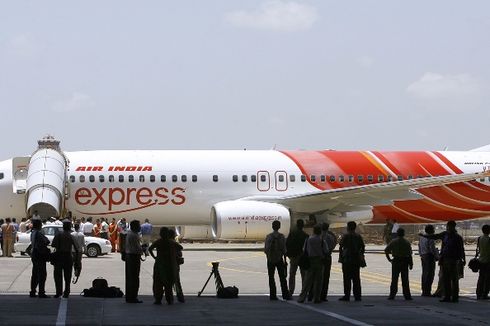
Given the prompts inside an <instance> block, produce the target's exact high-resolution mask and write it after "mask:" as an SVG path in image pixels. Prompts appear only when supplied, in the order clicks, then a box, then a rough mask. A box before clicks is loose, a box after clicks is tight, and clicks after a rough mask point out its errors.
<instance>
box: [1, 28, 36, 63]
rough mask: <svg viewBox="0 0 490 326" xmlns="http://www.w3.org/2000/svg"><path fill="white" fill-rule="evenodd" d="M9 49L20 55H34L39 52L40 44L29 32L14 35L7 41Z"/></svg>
mask: <svg viewBox="0 0 490 326" xmlns="http://www.w3.org/2000/svg"><path fill="white" fill-rule="evenodd" d="M7 48H8V50H9V51H10V52H11V53H12V54H14V55H18V56H22V57H32V56H34V55H35V54H36V53H37V52H38V50H39V49H38V45H37V44H36V42H35V41H34V39H33V38H32V37H31V36H30V35H28V34H17V35H14V36H13V37H12V38H10V40H8V42H7Z"/></svg>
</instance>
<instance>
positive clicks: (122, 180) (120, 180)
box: [119, 174, 124, 182]
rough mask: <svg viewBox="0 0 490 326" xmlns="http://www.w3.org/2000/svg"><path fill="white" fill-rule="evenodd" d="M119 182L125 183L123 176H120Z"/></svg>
mask: <svg viewBox="0 0 490 326" xmlns="http://www.w3.org/2000/svg"><path fill="white" fill-rule="evenodd" d="M119 182H124V176H123V175H122V174H120V175H119Z"/></svg>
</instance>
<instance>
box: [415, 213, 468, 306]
mask: <svg viewBox="0 0 490 326" xmlns="http://www.w3.org/2000/svg"><path fill="white" fill-rule="evenodd" d="M419 235H420V236H423V237H426V238H429V239H434V240H436V239H441V240H442V246H441V255H440V261H439V264H440V265H441V267H442V283H443V291H444V297H443V298H442V300H440V301H441V302H458V301H459V271H458V268H459V267H460V266H464V265H466V257H465V252H464V243H463V238H462V237H461V236H460V235H459V234H458V232H457V231H456V222H454V221H449V222H447V224H446V231H444V232H441V233H438V234H425V235H424V234H419Z"/></svg>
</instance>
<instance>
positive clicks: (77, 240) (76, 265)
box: [71, 223, 85, 278]
mask: <svg viewBox="0 0 490 326" xmlns="http://www.w3.org/2000/svg"><path fill="white" fill-rule="evenodd" d="M71 236H72V237H73V242H74V244H75V247H76V251H75V250H74V251H73V270H74V271H75V277H77V278H78V277H79V276H80V273H81V272H82V254H83V253H84V252H85V235H83V233H82V232H80V224H79V223H75V231H73V232H72V233H71Z"/></svg>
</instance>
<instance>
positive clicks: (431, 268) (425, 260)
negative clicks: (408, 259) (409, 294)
mask: <svg viewBox="0 0 490 326" xmlns="http://www.w3.org/2000/svg"><path fill="white" fill-rule="evenodd" d="M420 259H421V261H422V295H424V296H429V295H430V293H431V291H432V283H433V282H434V276H435V273H436V260H435V258H434V255H432V254H427V255H422V256H420Z"/></svg>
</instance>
